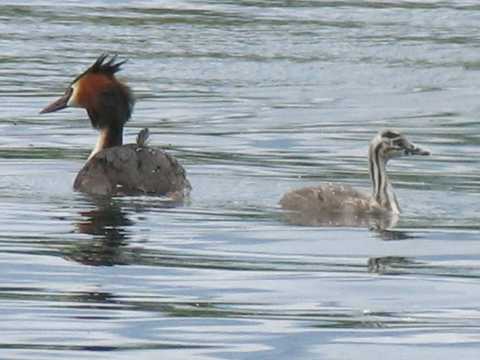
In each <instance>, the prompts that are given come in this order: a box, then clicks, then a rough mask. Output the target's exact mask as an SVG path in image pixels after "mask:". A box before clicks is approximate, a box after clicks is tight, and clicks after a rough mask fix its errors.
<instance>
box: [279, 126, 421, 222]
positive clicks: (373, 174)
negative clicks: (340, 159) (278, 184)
mask: <svg viewBox="0 0 480 360" xmlns="http://www.w3.org/2000/svg"><path fill="white" fill-rule="evenodd" d="M429 154H430V153H429V152H428V151H426V150H423V149H421V148H419V147H417V146H415V145H414V144H412V143H411V142H409V141H408V140H407V138H406V137H405V136H404V135H402V134H401V133H400V132H398V131H395V130H383V131H380V132H379V133H378V134H377V135H376V136H375V137H374V138H373V139H372V141H371V142H370V145H369V151H368V163H369V174H370V179H371V181H372V193H370V194H369V193H368V192H364V191H361V190H357V189H355V188H353V187H352V186H350V185H346V184H337V183H326V184H321V185H319V186H315V187H306V188H302V189H297V190H292V191H290V192H288V193H286V194H285V195H284V196H283V197H282V199H281V200H280V205H281V207H282V208H283V209H286V210H291V211H293V212H294V213H293V215H292V217H290V219H294V220H293V221H292V222H296V223H299V224H305V225H307V224H309V225H333V226H342V225H343V226H350V225H352V226H355V225H358V226H362V225H366V224H367V223H370V221H371V219H372V218H375V217H377V218H381V217H385V216H387V217H390V218H391V219H398V214H400V206H399V204H398V200H397V197H396V196H395V193H394V192H393V187H392V184H391V183H390V181H389V178H388V175H387V173H386V165H387V163H388V161H389V160H390V159H393V158H397V157H401V156H408V155H429ZM382 222H383V223H385V222H384V221H383V219H382ZM394 222H396V221H394ZM386 223H387V224H388V223H390V224H391V223H392V222H390V221H387V222H386Z"/></svg>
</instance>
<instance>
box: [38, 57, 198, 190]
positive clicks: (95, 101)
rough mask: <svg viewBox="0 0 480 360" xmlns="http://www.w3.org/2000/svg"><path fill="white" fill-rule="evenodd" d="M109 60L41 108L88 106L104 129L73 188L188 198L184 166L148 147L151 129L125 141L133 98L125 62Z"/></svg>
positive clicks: (99, 62)
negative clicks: (121, 74) (121, 75)
mask: <svg viewBox="0 0 480 360" xmlns="http://www.w3.org/2000/svg"><path fill="white" fill-rule="evenodd" d="M107 58H108V57H107V56H106V55H102V56H100V57H99V58H98V59H97V60H96V61H95V63H94V64H93V65H92V66H90V67H89V68H88V69H87V70H86V71H85V72H83V73H82V74H81V75H79V76H78V77H76V78H75V79H74V80H73V81H72V83H71V84H70V86H69V87H68V88H67V90H66V91H65V94H64V95H63V96H62V97H60V98H59V99H58V100H56V101H54V102H53V103H51V104H50V105H48V106H47V107H45V108H44V109H43V110H42V111H41V113H42V114H43V113H50V112H54V111H58V110H61V109H64V108H66V107H79V108H84V109H85V110H86V111H87V113H88V116H89V118H90V122H91V124H92V126H93V127H94V128H96V129H98V130H99V132H100V134H99V137H98V140H97V144H96V146H95V148H94V149H93V151H92V152H91V154H90V156H89V157H88V160H87V162H86V163H85V165H84V166H83V168H82V169H81V170H80V172H79V173H78V174H77V176H76V178H75V181H74V189H75V190H77V191H81V192H86V193H90V194H95V195H115V194H135V193H146V194H156V195H167V196H172V197H174V198H176V199H179V198H183V197H184V196H185V195H188V193H189V191H190V189H191V186H190V183H189V181H188V180H187V178H186V172H185V169H184V168H183V167H182V165H180V163H179V162H178V161H177V160H176V159H175V158H174V157H173V156H172V155H169V154H168V153H166V152H165V151H163V150H162V149H160V148H156V147H149V146H147V145H146V142H147V139H148V136H149V133H148V129H144V130H142V131H141V132H140V133H139V135H138V137H137V143H136V144H127V145H123V128H124V125H125V123H126V122H127V121H128V120H129V119H130V116H131V114H132V111H133V106H134V97H133V93H132V91H131V89H130V88H129V87H128V86H127V85H125V84H123V83H122V82H120V81H119V80H117V78H116V77H115V73H116V72H118V71H119V70H120V67H121V65H123V64H124V63H125V61H121V62H115V60H116V58H115V57H111V58H110V59H109V60H107Z"/></svg>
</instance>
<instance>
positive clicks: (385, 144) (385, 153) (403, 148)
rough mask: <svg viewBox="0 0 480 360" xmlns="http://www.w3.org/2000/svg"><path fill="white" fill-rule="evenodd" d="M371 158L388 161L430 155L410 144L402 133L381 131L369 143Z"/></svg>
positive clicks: (388, 130)
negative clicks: (403, 157) (410, 156)
mask: <svg viewBox="0 0 480 360" xmlns="http://www.w3.org/2000/svg"><path fill="white" fill-rule="evenodd" d="M370 152H371V156H374V157H375V160H376V161H382V160H383V162H384V163H386V162H387V161H388V160H390V159H393V158H398V157H401V156H409V155H430V152H429V151H428V150H424V149H421V148H419V147H418V146H416V145H414V144H412V143H411V142H410V141H408V139H407V138H406V137H405V135H403V134H402V133H400V132H398V131H396V130H390V129H387V130H382V131H380V132H379V133H378V134H377V136H375V137H374V138H373V140H372V141H371V142H370Z"/></svg>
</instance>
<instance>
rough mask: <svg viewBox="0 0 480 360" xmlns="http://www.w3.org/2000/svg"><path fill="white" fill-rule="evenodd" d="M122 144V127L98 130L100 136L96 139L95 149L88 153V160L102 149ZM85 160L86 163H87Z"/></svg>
mask: <svg viewBox="0 0 480 360" xmlns="http://www.w3.org/2000/svg"><path fill="white" fill-rule="evenodd" d="M122 143H123V126H117V127H107V128H102V129H100V134H99V136H98V139H97V144H96V145H95V148H94V149H93V151H92V152H91V153H90V156H89V157H88V160H90V159H91V158H92V157H94V156H95V155H96V154H97V153H99V152H100V151H102V150H103V149H107V148H110V147H113V146H120V145H122ZM88 160H87V161H88Z"/></svg>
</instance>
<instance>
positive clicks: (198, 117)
mask: <svg viewBox="0 0 480 360" xmlns="http://www.w3.org/2000/svg"><path fill="white" fill-rule="evenodd" d="M479 20H480V6H478V4H477V2H476V1H467V0H465V1H385V2H383V1H368V2H366V1H355V0H351V1H328V2H327V1H298V2H292V1H280V0H279V1H258V0H257V1H254V0H251V1H206V0H205V1H117V2H116V5H114V6H113V5H111V2H109V1H91V2H88V3H87V2H80V1H76V0H67V1H63V2H62V3H61V4H60V5H59V3H58V2H55V1H47V0H45V1H36V2H31V1H12V0H6V1H3V2H2V5H0V54H1V55H0V97H1V99H2V101H1V105H0V108H1V110H2V111H1V113H0V117H1V118H0V174H1V176H0V204H1V205H2V206H1V208H0V230H1V231H0V268H1V272H0V284H1V287H0V318H1V319H2V320H1V322H0V334H1V336H0V354H1V358H2V359H22V360H27V359H32V360H33V359H34V360H39V359H57V358H61V359H64V358H68V359H131V358H135V359H142V360H143V359H158V358H159V357H160V356H161V357H163V358H168V359H198V360H200V359H202V360H203V359H332V360H335V359H367V358H368V359H372V358H374V359H377V358H382V359H383V358H388V359H407V358H408V359H411V358H417V359H425V358H435V359H450V358H452V357H456V358H461V359H476V358H478V353H479V349H480V336H479V330H480V325H479V324H480V322H479V320H480V308H479V304H478V299H479V297H480V283H479V277H480V255H479V254H480V241H479V240H480V236H479V225H478V219H479V218H478V210H479V205H478V204H479V201H480V191H479V189H480V186H479V185H480V175H479V173H478V169H479V168H480V160H479V154H480V147H479V143H480V137H479V134H480V125H479V124H480V123H479V122H478V118H479V117H480V114H479V112H480V106H479V103H478V92H479V90H478V84H480V71H479V70H480V58H479V55H478V54H479V47H480V40H479V37H478V34H479V32H480V21H479ZM102 52H110V53H118V54H119V55H120V56H121V57H122V58H129V59H130V60H129V62H128V63H127V64H126V65H125V67H124V71H123V72H122V73H121V77H123V78H125V79H128V82H129V84H130V85H131V86H132V87H133V88H134V90H135V92H136V95H137V97H138V102H137V105H136V108H135V113H134V117H133V119H132V120H131V122H130V123H129V127H128V128H127V130H126V138H127V139H128V140H129V141H133V139H134V136H135V134H136V133H137V132H138V130H139V129H140V128H142V127H145V126H148V127H150V129H151V132H152V141H153V142H154V143H156V144H158V145H163V146H168V147H169V149H170V150H169V151H170V152H171V153H172V154H174V155H175V156H177V157H178V159H179V160H180V161H181V162H182V163H183V164H184V166H185V167H186V169H187V171H188V175H189V178H190V181H191V183H192V185H193V192H192V196H191V199H190V201H189V202H187V203H186V204H185V205H184V206H177V207H172V206H171V204H169V203H168V202H165V201H163V200H162V199H158V198H152V197H123V198H120V197H119V198H114V199H112V200H111V201H94V200H92V199H90V198H89V197H87V196H85V195H82V194H78V193H74V192H73V191H72V188H71V186H72V181H73V178H74V176H75V174H76V172H77V171H78V170H79V169H80V167H81V166H82V163H83V162H84V160H85V158H86V157H87V156H88V153H89V151H90V150H91V148H92V147H93V145H94V143H95V141H96V139H95V135H96V134H95V132H94V130H92V129H90V127H89V122H88V121H87V119H86V114H85V113H84V112H83V111H81V110H67V111H63V112H60V113H55V114H48V115H42V116H40V115H38V111H39V110H40V109H42V108H43V107H44V106H45V105H46V104H47V103H48V102H50V101H51V100H53V99H55V98H56V97H57V96H59V95H60V94H61V93H62V92H63V91H64V89H65V87H66V86H67V85H68V84H69V82H70V81H71V79H73V77H74V76H75V75H77V74H78V73H79V72H81V71H83V70H84V68H85V67H86V66H88V65H89V64H90V63H91V62H92V61H93V60H94V59H95V58H96V57H97V56H98V55H99V54H100V53H102ZM385 127H395V128H399V129H402V130H403V131H404V132H405V133H406V134H407V135H408V137H409V138H410V139H411V140H413V141H414V142H416V143H418V144H420V145H422V146H424V147H426V148H428V149H430V150H431V152H432V154H433V155H432V156H431V157H429V158H409V159H405V160H398V161H395V162H392V163H391V165H390V167H389V170H390V174H391V177H392V178H393V181H394V184H395V188H396V191H397V196H398V198H399V201H400V205H401V207H402V209H403V214H402V217H401V219H400V222H399V223H398V225H397V226H396V227H395V228H394V229H392V230H391V231H390V232H388V233H383V234H379V233H376V232H373V231H369V230H368V229H364V228H334V227H331V228H328V227H305V226H293V225H289V224H288V223H287V222H286V221H285V217H284V216H283V214H282V212H281V211H280V210H279V208H278V206H277V203H278V200H279V199H280V197H281V195H282V194H283V193H285V192H286V191H288V190H289V189H291V188H295V187H301V186H306V185H312V184H316V183H319V182H322V181H335V180H338V179H340V180H341V181H343V182H345V183H349V184H351V185H354V186H357V187H361V188H369V186H370V184H369V180H368V175H367V164H366V153H367V144H368V141H369V140H370V138H371V137H372V136H373V134H375V133H376V131H378V130H379V129H381V128H385Z"/></svg>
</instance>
